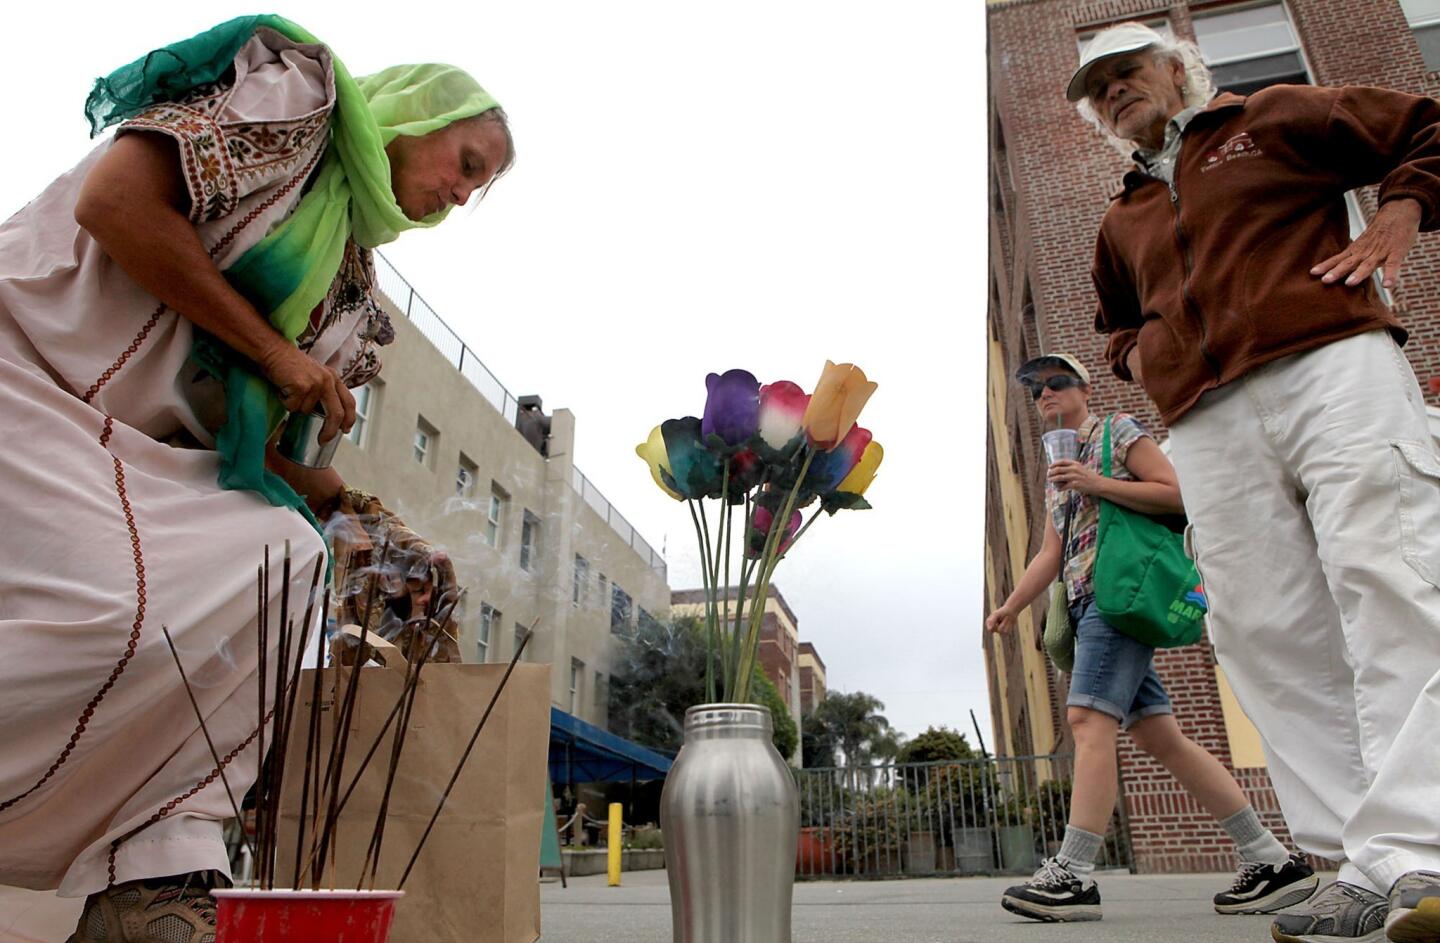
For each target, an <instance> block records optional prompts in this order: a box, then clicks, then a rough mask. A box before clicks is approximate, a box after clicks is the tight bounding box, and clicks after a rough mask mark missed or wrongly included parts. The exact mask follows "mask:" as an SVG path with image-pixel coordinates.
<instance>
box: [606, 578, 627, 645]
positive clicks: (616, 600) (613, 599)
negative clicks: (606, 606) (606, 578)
mask: <svg viewBox="0 0 1440 943" xmlns="http://www.w3.org/2000/svg"><path fill="white" fill-rule="evenodd" d="M630 608H631V602H630V594H629V593H627V592H625V590H623V589H621V588H620V587H619V586H618V585H615V584H611V588H610V631H611V632H615V633H617V634H618V633H623V632H624V631H625V630H626V629H628V628H629V627H630Z"/></svg>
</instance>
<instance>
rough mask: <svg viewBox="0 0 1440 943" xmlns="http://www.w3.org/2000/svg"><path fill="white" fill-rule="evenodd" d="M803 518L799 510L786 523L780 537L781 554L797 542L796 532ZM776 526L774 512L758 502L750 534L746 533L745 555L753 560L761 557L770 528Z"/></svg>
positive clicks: (768, 537)
mask: <svg viewBox="0 0 1440 943" xmlns="http://www.w3.org/2000/svg"><path fill="white" fill-rule="evenodd" d="M803 520H804V519H803V518H802V517H801V515H800V512H799V511H795V512H793V513H792V514H791V515H790V522H789V523H788V524H786V525H785V533H784V535H782V536H781V538H780V549H779V551H778V552H779V553H780V554H784V553H785V551H786V550H789V549H790V545H791V544H792V543H794V542H795V532H796V531H798V530H799V529H800V524H801V522H802V521H803ZM774 526H775V514H774V512H773V511H771V510H770V509H769V508H768V507H766V506H765V505H763V504H757V505H756V506H755V518H754V520H753V521H752V522H751V525H750V532H749V534H747V535H746V538H747V539H746V541H745V556H747V557H749V558H750V559H751V560H758V559H760V555H761V554H763V553H764V552H765V544H766V543H767V542H768V541H769V539H770V529H771V528H772V527H774Z"/></svg>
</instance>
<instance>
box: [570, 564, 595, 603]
mask: <svg viewBox="0 0 1440 943" xmlns="http://www.w3.org/2000/svg"><path fill="white" fill-rule="evenodd" d="M589 582H590V561H589V560H586V559H585V558H584V557H582V556H580V554H578V553H577V554H575V575H574V578H573V579H572V580H571V583H570V602H571V603H572V604H573V605H576V606H579V605H580V604H581V603H583V602H584V601H585V587H586V584H588V583H589Z"/></svg>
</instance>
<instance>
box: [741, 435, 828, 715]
mask: <svg viewBox="0 0 1440 943" xmlns="http://www.w3.org/2000/svg"><path fill="white" fill-rule="evenodd" d="M814 459H815V450H814V449H813V448H808V447H807V449H806V452H805V462H804V464H803V465H801V466H800V473H799V475H797V476H796V478H795V484H794V486H793V487H792V488H791V489H790V494H789V495H788V496H786V498H785V506H784V508H783V509H782V510H781V513H780V514H779V515H778V516H776V517H775V519H774V521H773V522H772V523H771V525H770V535H769V537H768V538H767V539H766V541H765V552H764V553H763V554H761V557H760V563H759V567H760V581H759V582H758V583H757V584H756V585H755V604H754V605H753V606H751V607H750V626H749V629H748V631H747V632H746V633H745V646H744V649H743V650H742V654H741V659H740V664H739V666H738V668H737V671H736V678H735V694H734V698H733V699H734V700H735V701H737V702H744V701H745V699H746V698H748V697H749V696H750V678H751V676H752V675H753V674H754V673H755V656H756V654H757V650H758V649H759V643H760V625H761V623H762V622H763V621H764V618H765V600H766V597H767V596H768V595H769V593H770V578H771V577H772V576H773V575H774V573H775V566H776V565H777V564H778V563H779V562H780V553H779V549H780V542H781V540H782V539H783V538H784V536H785V525H786V524H787V523H788V522H789V520H790V515H791V514H792V513H794V511H795V501H796V500H797V499H798V498H799V496H800V488H801V486H802V485H803V484H804V483H805V475H806V474H807V473H808V472H809V471H810V463H811V462H812V461H814Z"/></svg>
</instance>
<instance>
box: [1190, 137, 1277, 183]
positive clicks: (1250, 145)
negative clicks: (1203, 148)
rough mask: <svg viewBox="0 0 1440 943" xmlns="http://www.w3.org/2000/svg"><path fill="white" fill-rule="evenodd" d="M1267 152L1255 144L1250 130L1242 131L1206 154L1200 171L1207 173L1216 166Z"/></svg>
mask: <svg viewBox="0 0 1440 943" xmlns="http://www.w3.org/2000/svg"><path fill="white" fill-rule="evenodd" d="M1264 153H1265V152H1264V151H1262V150H1261V149H1260V148H1259V147H1257V146H1256V145H1255V141H1254V139H1253V138H1251V137H1250V132H1249V131H1241V132H1240V133H1239V134H1237V135H1235V136H1234V137H1232V138H1231V139H1230V140H1228V141H1226V142H1225V143H1224V144H1221V145H1220V146H1219V147H1217V148H1215V150H1213V151H1211V152H1210V153H1208V154H1206V155H1205V162H1204V163H1203V164H1201V165H1200V172H1201V173H1202V174H1203V173H1206V172H1208V171H1211V170H1214V169H1215V168H1216V167H1223V166H1225V165H1226V164H1228V163H1230V162H1231V161H1233V160H1245V159H1247V158H1251V157H1260V156H1262V155H1263V154H1264Z"/></svg>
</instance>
